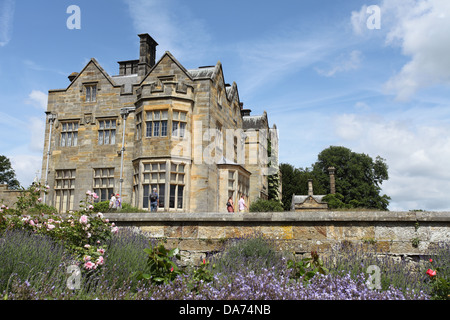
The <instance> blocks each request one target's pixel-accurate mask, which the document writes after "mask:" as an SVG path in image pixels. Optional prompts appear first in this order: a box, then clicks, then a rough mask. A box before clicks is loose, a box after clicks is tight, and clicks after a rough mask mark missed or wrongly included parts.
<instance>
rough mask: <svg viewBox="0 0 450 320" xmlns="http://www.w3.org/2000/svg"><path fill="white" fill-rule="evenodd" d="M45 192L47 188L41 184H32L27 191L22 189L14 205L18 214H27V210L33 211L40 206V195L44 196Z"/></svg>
mask: <svg viewBox="0 0 450 320" xmlns="http://www.w3.org/2000/svg"><path fill="white" fill-rule="evenodd" d="M47 190H48V187H47V186H44V185H42V184H41V183H33V184H32V185H31V186H29V187H28V188H27V189H25V188H23V187H22V192H21V193H20V196H19V197H18V198H17V202H16V203H15V206H16V208H17V211H18V212H19V213H27V212H28V211H29V210H35V209H36V207H37V206H38V205H39V204H41V201H42V198H41V196H42V194H44V193H45V194H46V193H47ZM54 212H55V211H54Z"/></svg>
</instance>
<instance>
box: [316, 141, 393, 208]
mask: <svg viewBox="0 0 450 320" xmlns="http://www.w3.org/2000/svg"><path fill="white" fill-rule="evenodd" d="M329 167H335V169H336V170H335V180H336V193H337V194H340V195H342V196H343V198H342V199H339V200H341V201H342V202H343V203H344V204H346V205H347V206H350V207H354V208H368V209H379V210H387V207H388V205H389V200H390V199H391V198H390V197H388V196H387V195H381V194H380V192H381V184H382V183H383V181H385V180H388V179H389V175H388V166H387V164H386V162H385V159H383V158H381V157H379V156H377V157H376V159H375V161H374V160H373V159H372V158H371V157H370V156H368V155H366V154H363V153H355V152H352V151H351V150H350V149H348V148H345V147H335V146H331V147H329V148H327V149H325V150H323V151H322V152H321V153H320V154H319V155H318V160H317V162H316V163H314V164H313V169H312V173H313V177H314V178H313V179H316V180H317V182H318V183H319V185H321V186H322V187H323V188H324V189H325V190H326V192H325V193H322V194H328V193H330V180H329V179H330V177H329V173H328V168H329Z"/></svg>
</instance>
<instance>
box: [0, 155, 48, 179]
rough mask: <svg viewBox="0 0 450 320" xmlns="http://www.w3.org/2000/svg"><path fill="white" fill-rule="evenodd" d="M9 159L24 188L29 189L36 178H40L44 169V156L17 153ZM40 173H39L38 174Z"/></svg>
mask: <svg viewBox="0 0 450 320" xmlns="http://www.w3.org/2000/svg"><path fill="white" fill-rule="evenodd" d="M12 154H13V155H12V156H9V157H8V158H9V159H10V160H11V165H12V167H13V169H14V171H15V173H16V178H17V180H19V182H20V184H21V185H22V186H23V187H28V186H29V185H30V184H31V183H32V182H33V180H34V178H35V177H36V175H37V176H38V178H40V170H41V168H42V156H39V155H32V154H30V153H29V152H26V151H25V152H23V153H21V152H20V151H16V152H14V153H12ZM38 172H39V173H38Z"/></svg>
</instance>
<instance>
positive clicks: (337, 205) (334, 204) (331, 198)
mask: <svg viewBox="0 0 450 320" xmlns="http://www.w3.org/2000/svg"><path fill="white" fill-rule="evenodd" d="M322 200H323V201H325V202H327V203H328V207H329V208H330V209H349V208H351V205H350V204H346V203H344V196H343V195H342V194H340V193H335V194H327V195H326V196H325V197H323V198H322Z"/></svg>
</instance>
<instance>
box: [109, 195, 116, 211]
mask: <svg viewBox="0 0 450 320" xmlns="http://www.w3.org/2000/svg"><path fill="white" fill-rule="evenodd" d="M109 208H110V209H115V208H116V196H115V195H114V193H113V194H111V199H110V200H109Z"/></svg>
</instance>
